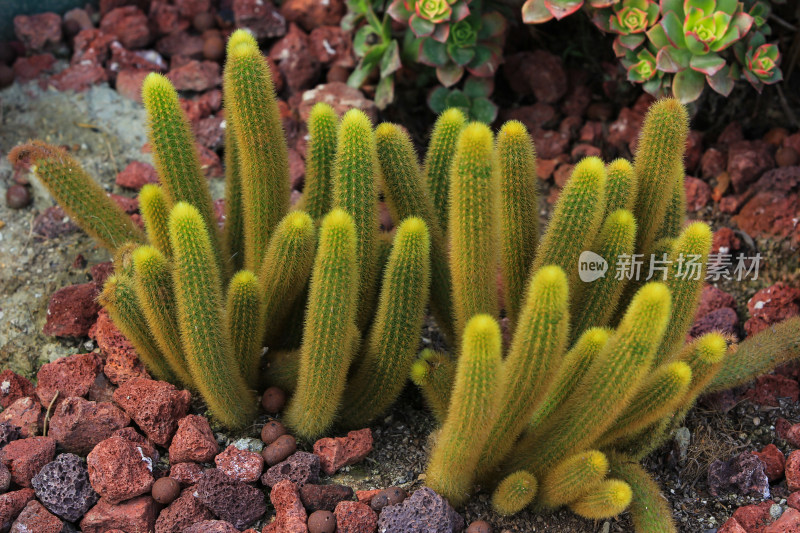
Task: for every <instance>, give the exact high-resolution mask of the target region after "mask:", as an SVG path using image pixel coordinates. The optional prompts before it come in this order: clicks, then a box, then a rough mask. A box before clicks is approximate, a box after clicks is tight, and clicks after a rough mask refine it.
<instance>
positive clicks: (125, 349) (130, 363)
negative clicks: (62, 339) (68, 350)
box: [89, 309, 150, 385]
mask: <svg viewBox="0 0 800 533" xmlns="http://www.w3.org/2000/svg"><path fill="white" fill-rule="evenodd" d="M89 337H91V338H93V339H94V340H95V341H96V342H97V346H98V347H99V348H100V353H101V354H103V356H104V357H105V358H106V363H105V366H104V367H103V373H104V374H105V375H106V376H107V377H108V379H109V381H111V383H114V384H116V385H122V384H123V383H125V382H127V381H129V380H131V379H133V378H150V374H148V373H147V370H146V369H145V368H144V365H143V364H142V362H141V361H140V360H139V357H138V356H137V355H136V350H135V349H134V348H133V345H132V344H131V343H130V342H129V341H128V339H126V338H125V336H124V335H123V334H122V332H120V331H119V329H117V327H116V326H115V325H114V323H113V322H112V321H111V317H109V316H108V312H106V310H105V309H103V310H102V311H100V314H99V315H98V318H97V322H96V323H95V325H94V326H92V329H91V330H90V331H89Z"/></svg>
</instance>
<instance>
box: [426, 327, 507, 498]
mask: <svg viewBox="0 0 800 533" xmlns="http://www.w3.org/2000/svg"><path fill="white" fill-rule="evenodd" d="M500 357H501V354H500V327H499V326H498V324H497V321H495V319H494V318H492V317H491V316H489V315H476V316H474V317H473V318H472V319H470V321H469V323H467V326H466V328H465V330H464V338H463V339H462V342H461V354H460V356H459V361H458V368H457V369H456V377H455V384H454V385H453V392H452V398H453V399H452V401H451V402H450V409H449V411H448V413H447V418H446V420H445V422H444V425H443V426H442V430H441V433H440V434H439V436H438V438H437V439H436V442H435V444H434V446H433V450H432V451H431V456H430V460H429V462H428V468H427V471H426V472H427V477H428V480H429V481H428V485H429V486H431V487H432V488H433V489H434V490H435V491H436V492H438V493H439V494H441V495H442V496H444V497H445V498H447V499H448V500H449V501H450V503H451V504H453V505H460V504H461V503H463V502H464V501H465V499H466V498H467V496H468V495H469V492H470V490H471V488H472V481H473V479H474V476H475V465H476V464H477V462H478V459H479V453H480V449H481V444H482V442H481V441H482V440H485V439H486V437H487V434H486V432H485V430H484V428H485V427H487V426H488V424H489V422H490V420H491V417H492V411H493V410H494V408H495V407H496V405H497V392H498V390H497V389H498V388H499V387H498V380H497V378H498V377H499V374H500V372H501V359H500Z"/></svg>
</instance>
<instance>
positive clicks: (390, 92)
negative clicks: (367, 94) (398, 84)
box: [375, 76, 394, 109]
mask: <svg viewBox="0 0 800 533" xmlns="http://www.w3.org/2000/svg"><path fill="white" fill-rule="evenodd" d="M393 101H394V76H387V77H385V78H382V79H381V81H379V82H378V86H377V87H376V88H375V105H376V106H377V107H378V109H386V106H388V105H389V104H391V103H392V102H393Z"/></svg>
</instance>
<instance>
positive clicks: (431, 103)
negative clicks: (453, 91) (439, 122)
mask: <svg viewBox="0 0 800 533" xmlns="http://www.w3.org/2000/svg"><path fill="white" fill-rule="evenodd" d="M449 94H450V91H449V90H448V89H447V88H446V87H441V86H439V87H436V88H435V89H434V90H432V91H431V93H430V95H428V107H429V108H430V109H431V111H433V112H434V113H436V114H441V113H443V112H444V111H445V110H446V109H447V96H448V95H449Z"/></svg>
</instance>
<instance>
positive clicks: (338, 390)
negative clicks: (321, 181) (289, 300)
mask: <svg viewBox="0 0 800 533" xmlns="http://www.w3.org/2000/svg"><path fill="white" fill-rule="evenodd" d="M356 239H357V237H356V228H355V224H354V222H353V218H352V217H351V216H350V215H349V214H348V213H346V212H345V211H342V210H341V209H334V210H333V211H331V212H330V213H328V214H327V215H326V216H325V218H324V219H322V227H321V230H320V242H319V249H318V251H317V256H316V259H315V260H314V269H313V272H312V274H311V287H310V294H309V301H308V312H307V316H306V327H305V329H304V331H303V344H302V347H301V356H300V369H299V373H298V380H297V389H296V391H295V394H294V397H293V398H292V400H291V402H290V403H289V406H288V408H287V410H286V421H287V423H288V424H289V426H290V427H292V428H293V429H294V431H295V434H296V435H298V436H300V437H302V438H315V437H318V436H319V435H320V434H322V433H324V432H325V431H326V430H327V429H328V428H329V427H330V426H331V425H332V424H333V422H334V418H335V416H336V412H337V409H338V406H339V402H340V400H341V397H342V393H343V392H344V387H345V382H346V379H347V371H348V369H349V367H350V361H351V359H352V357H353V352H354V349H355V344H356V340H357V339H356V337H357V332H356V331H355V304H356V297H357V294H358V286H357V277H358V271H357V269H356V268H355V267H356V265H357V259H356ZM332 310H335V312H332Z"/></svg>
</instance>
